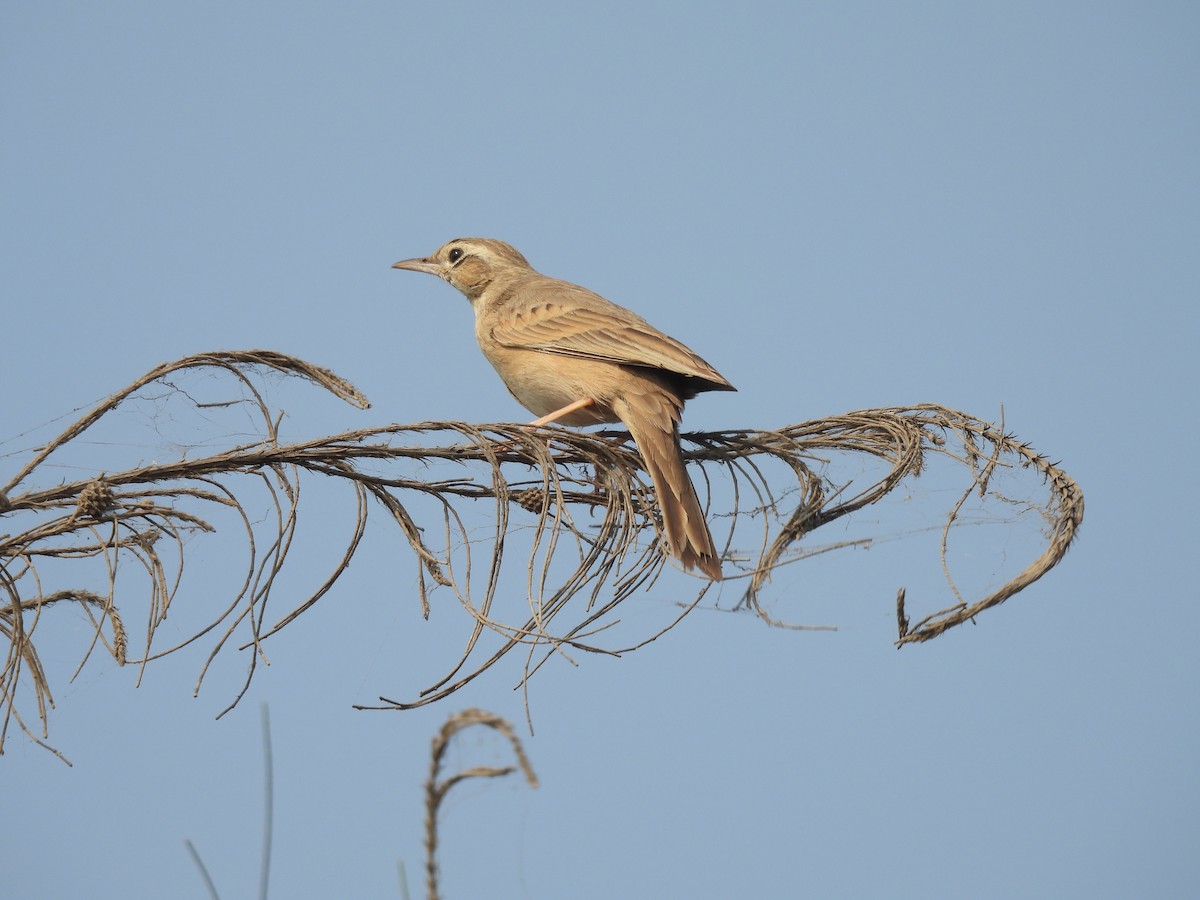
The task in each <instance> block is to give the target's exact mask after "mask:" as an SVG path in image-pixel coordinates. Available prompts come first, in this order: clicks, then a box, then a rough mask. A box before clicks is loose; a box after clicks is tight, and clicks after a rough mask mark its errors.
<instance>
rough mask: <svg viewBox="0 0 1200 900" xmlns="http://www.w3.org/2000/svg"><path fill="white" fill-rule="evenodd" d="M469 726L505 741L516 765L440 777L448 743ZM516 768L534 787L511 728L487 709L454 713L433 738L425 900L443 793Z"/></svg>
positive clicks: (431, 890)
mask: <svg viewBox="0 0 1200 900" xmlns="http://www.w3.org/2000/svg"><path fill="white" fill-rule="evenodd" d="M472 725H483V726H485V727H487V728H491V729H493V730H494V731H497V732H499V733H500V734H502V735H503V736H504V737H506V738H508V741H509V743H510V744H511V745H512V751H513V756H515V757H516V760H517V765H516V766H472V767H471V768H469V769H463V770H462V771H461V772H455V773H454V774H453V775H448V776H446V777H444V778H443V777H442V775H441V772H442V763H443V761H444V760H445V757H446V750H447V749H448V748H449V746H450V741H451V740H452V739H453V738H454V736H455V735H457V734H458V733H459V732H460V731H462V730H463V729H465V728H470V727H471V726H472ZM518 767H519V768H520V769H521V771H522V772H523V773H524V774H525V780H526V781H528V782H529V786H530V787H534V788H535V787H537V786H538V780H537V775H535V774H534V772H533V767H532V766H531V765H530V764H529V758H528V757H527V756H526V755H525V748H524V746H522V744H521V739H520V738H518V737H517V735H516V732H515V731H513V727H512V725H510V724H509V723H508V722H507V721H506V720H505V719H502V718H500V716H497V715H494V714H493V713H490V712H488V711H487V710H483V709H464V710H463V711H462V712H459V713H455V714H454V715H452V716H451V717H450V718H449V719H447V720H446V722H445V724H444V725H442V727H441V730H439V731H438V733H437V734H436V735H434V738H433V748H432V752H431V753H430V758H429V778H428V779H427V780H426V782H425V887H426V892H427V896H428V897H429V900H437V897H438V887H437V882H438V865H437V850H438V813H439V812H440V811H441V806H442V801H443V800H445V799H446V794H447V793H449V791H450V789H451V788H452V787H454V786H455V785H456V784H459V783H461V782H463V781H466V780H467V779H469V778H502V777H504V776H505V775H511V774H512V773H513V772H515V771H517V769H518Z"/></svg>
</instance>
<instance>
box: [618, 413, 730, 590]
mask: <svg viewBox="0 0 1200 900" xmlns="http://www.w3.org/2000/svg"><path fill="white" fill-rule="evenodd" d="M612 408H613V412H615V413H616V414H617V415H618V416H619V417H620V418H621V421H622V422H624V423H625V427H627V428H628V429H629V433H630V434H631V435H633V439H634V441H635V442H636V443H637V445H638V450H640V451H641V454H642V460H643V461H644V462H645V464H646V471H647V472H649V473H650V480H651V481H652V482H653V483H654V493H655V494H656V495H657V497H658V505H659V508H660V509H661V510H662V517H663V525H664V527H665V528H666V531H667V543H668V544H669V545H670V550H671V555H672V556H674V557H675V558H676V559H678V560H679V561H680V562H681V563H683V566H684V568H685V569H699V570H700V571H701V572H703V573H704V574H705V575H707V576H708V577H709V578H711V579H712V580H713V581H720V580H721V560H720V559H719V558H718V557H717V551H716V548H714V547H713V539H712V535H711V534H710V533H709V531H708V523H706V522H705V521H704V511H703V510H702V509H701V508H700V500H699V498H698V497H697V496H696V488H695V487H694V486H693V485H692V481H691V479H690V478H688V474H687V470H686V469H685V468H684V465H683V454H682V452H681V451H680V449H679V405H678V404H677V403H675V402H674V401H673V400H672V398H670V397H669V396H668V395H667V394H666V393H665V392H663V391H661V390H653V391H647V392H645V393H637V394H626V395H625V396H624V397H622V398H621V399H619V400H616V401H615V402H613V404H612Z"/></svg>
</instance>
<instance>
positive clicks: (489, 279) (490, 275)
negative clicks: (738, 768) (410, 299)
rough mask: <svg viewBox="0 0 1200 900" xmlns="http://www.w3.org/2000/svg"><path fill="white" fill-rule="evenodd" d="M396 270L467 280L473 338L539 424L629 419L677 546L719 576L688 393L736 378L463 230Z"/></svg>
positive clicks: (685, 557) (694, 564)
mask: <svg viewBox="0 0 1200 900" xmlns="http://www.w3.org/2000/svg"><path fill="white" fill-rule="evenodd" d="M394 268H397V269H411V270H412V271H414V272H427V273H428V274H430V275H437V276H438V277H439V278H443V279H445V280H446V281H448V282H450V284H452V285H453V286H454V287H456V288H458V289H459V290H460V291H462V293H463V294H465V295H466V297H467V299H468V300H470V301H471V306H472V307H473V308H474V310H475V338H476V339H477V340H478V341H479V347H480V349H481V350H483V355H484V356H486V357H487V358H488V361H489V362H491V364H492V365H493V366H495V368H496V371H497V372H499V373H500V377H501V378H502V379H503V380H504V383H505V384H506V385H507V386H508V389H509V391H511V392H512V395H513V396H514V397H516V398H517V400H518V401H519V402H520V403H521V404H522V405H523V406H524V407H525V408H526V409H528V410H530V411H531V412H533V413H534V414H535V415H537V416H539V417H540V418H538V419H537V421H535V422H534V423H533V424H534V425H546V424H548V423H550V422H561V423H562V424H564V425H595V424H599V423H602V422H616V421H618V420H619V421H621V422H624V423H625V427H626V428H628V429H629V433H630V434H631V435H632V436H633V439H634V441H635V442H636V443H637V446H638V449H639V450H640V451H641V454H642V459H643V460H644V461H645V464H646V471H647V472H649V473H650V479H651V481H652V482H653V483H654V490H655V494H656V496H657V498H658V504H659V506H660V508H661V509H662V517H663V524H664V526H665V527H666V532H667V542H668V544H669V547H670V552H671V553H672V554H673V555H674V556H675V557H676V558H677V559H678V560H679V561H680V562H681V563H683V565H684V567H686V568H688V569H693V568H698V569H700V571H702V572H703V573H704V574H705V575H707V576H708V577H709V578H712V579H714V580H718V579H720V577H721V561H720V559H719V558H718V557H717V552H716V549H715V548H714V547H713V540H712V535H711V534H709V531H708V525H707V523H705V521H704V513H703V511H702V510H701V508H700V501H699V499H697V497H696V489H695V488H694V487H693V486H692V482H691V480H690V479H689V478H688V476H687V471H686V470H685V468H684V464H683V455H682V453H681V452H680V449H679V416H680V413H681V412H682V410H683V404H684V401H686V400H690V399H691V398H692V397H694V396H696V394H698V393H700V392H701V391H732V390H736V388H735V387H734V386H733V385H732V384H730V383H729V382H728V381H726V380H725V379H724V378H723V377H722V376H721V375H720V374H719V373H718V372H717V370H716V369H714V368H713V367H712V366H710V365H709V364H708V363H706V362H705V361H704V360H703V359H701V358H700V357H699V356H697V355H696V354H695V353H693V352H692V351H691V350H689V349H688V348H687V347H685V346H684V345H683V344H681V343H679V341H677V340H675V339H674V338H671V337H668V336H667V335H665V334H663V333H662V332H661V331H659V330H658V329H656V328H654V327H653V326H652V325H650V324H649V323H648V322H647V321H646V320H645V319H643V318H642V317H641V316H639V315H637V314H636V313H632V312H630V311H629V310H627V309H625V308H624V307H622V306H617V304H615V303H611V302H609V301H608V300H605V299H604V298H603V297H601V296H600V295H599V294H594V293H592V292H591V291H589V290H588V289H587V288H582V287H580V286H579V285H577V284H571V283H570V282H567V281H559V280H558V279H557V278H548V277H546V276H545V275H542V274H541V273H539V272H537V271H536V270H535V269H534V268H533V267H532V266H531V265H529V263H528V262H527V261H526V260H525V257H524V256H522V255H521V254H520V253H518V252H517V250H516V249H515V248H513V247H510V246H509V245H508V244H505V243H504V242H502V241H495V240H490V239H488V238H458V239H457V240H453V241H451V242H450V243H448V244H446V245H445V246H444V247H442V248H440V249H439V250H438V251H437V252H436V253H434V254H433V256H427V257H424V258H423V259H406V260H403V261H402V262H398V263H396V264H395V266H394Z"/></svg>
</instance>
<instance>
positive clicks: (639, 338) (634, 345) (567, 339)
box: [492, 301, 734, 391]
mask: <svg viewBox="0 0 1200 900" xmlns="http://www.w3.org/2000/svg"><path fill="white" fill-rule="evenodd" d="M492 337H493V339H495V341H496V342H497V343H498V344H500V345H502V346H504V347H513V348H519V349H523V350H541V351H543V352H545V353H561V354H562V355H564V356H577V357H583V358H586V359H600V360H605V361H607V362H614V363H619V364H621V365H627V366H646V367H648V368H652V369H663V370H666V371H668V372H673V373H675V374H676V375H683V376H685V377H687V378H694V379H697V380H699V381H701V382H703V383H704V388H703V389H707V390H718V391H719V390H727V391H728V390H734V387H733V385H731V384H730V383H729V382H728V381H726V380H725V378H724V377H722V376H721V374H720V373H719V372H717V370H716V369H714V368H713V367H712V366H710V365H709V364H708V363H706V362H705V361H704V360H703V359H701V358H700V357H699V356H697V355H696V354H695V353H693V352H692V351H691V350H689V349H688V348H687V347H685V346H684V345H683V344H681V343H680V342H679V341H677V340H675V339H674V338H672V337H668V336H667V335H665V334H663V333H662V332H661V331H659V330H658V329H657V328H655V327H654V326H653V325H650V324H649V323H647V322H645V321H644V320H642V319H641V318H640V317H639V316H636V315H634V314H632V313H630V312H629V311H628V310H625V309H623V308H621V307H614V310H613V311H612V312H610V311H609V310H607V309H593V308H589V307H586V306H575V305H566V304H560V303H554V302H552V301H551V302H543V303H538V304H536V305H534V306H532V307H530V308H529V309H527V310H523V311H522V312H520V313H519V314H516V315H511V316H508V317H506V318H505V319H504V321H503V322H502V323H501V324H498V325H494V326H493V327H492Z"/></svg>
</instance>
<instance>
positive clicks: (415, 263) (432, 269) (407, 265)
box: [392, 257, 445, 278]
mask: <svg viewBox="0 0 1200 900" xmlns="http://www.w3.org/2000/svg"><path fill="white" fill-rule="evenodd" d="M392 268H393V269H409V270H410V271H413V272H424V273H425V274H426V275H436V276H438V277H439V278H444V277H445V273H444V272H443V271H442V264H441V263H438V262H434V261H433V260H432V259H429V258H428V257H426V258H425V259H402V260H400V262H398V263H393V264H392Z"/></svg>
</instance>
